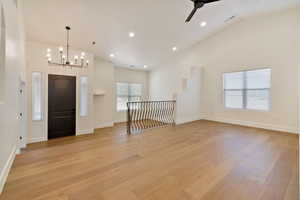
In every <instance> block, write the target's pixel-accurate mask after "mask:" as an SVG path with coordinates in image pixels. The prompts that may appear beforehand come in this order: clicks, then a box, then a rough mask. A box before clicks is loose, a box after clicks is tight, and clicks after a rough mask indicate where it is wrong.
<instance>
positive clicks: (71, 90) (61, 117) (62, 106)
mask: <svg viewBox="0 0 300 200" xmlns="http://www.w3.org/2000/svg"><path fill="white" fill-rule="evenodd" d="M48 88H49V89H48V139H53V138H58V137H65V136H72V135H76V77H73V76H60V75H49V77H48Z"/></svg>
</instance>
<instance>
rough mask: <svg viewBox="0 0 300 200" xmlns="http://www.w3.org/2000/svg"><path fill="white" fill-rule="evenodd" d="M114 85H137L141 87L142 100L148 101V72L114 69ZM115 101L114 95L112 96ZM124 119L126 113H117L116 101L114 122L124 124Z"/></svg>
mask: <svg viewBox="0 0 300 200" xmlns="http://www.w3.org/2000/svg"><path fill="white" fill-rule="evenodd" d="M114 77H115V84H114V89H115V85H116V83H117V82H125V83H139V84H142V85H143V89H142V90H143V91H142V92H143V94H142V98H143V100H148V96H149V91H148V90H149V83H148V82H149V72H148V71H141V70H132V69H126V68H121V67H115V73H114ZM114 98H115V100H116V95H115V96H114ZM126 120H127V118H126V111H119V112H118V111H117V106H116V101H115V102H114V122H125V121H126Z"/></svg>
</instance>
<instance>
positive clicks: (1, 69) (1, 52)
mask: <svg viewBox="0 0 300 200" xmlns="http://www.w3.org/2000/svg"><path fill="white" fill-rule="evenodd" d="M0 12H1V13H0V103H2V102H3V101H4V93H5V59H6V52H5V51H6V35H5V19H4V10H3V7H1V10H0Z"/></svg>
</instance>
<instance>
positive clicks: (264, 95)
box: [247, 89, 270, 110]
mask: <svg viewBox="0 0 300 200" xmlns="http://www.w3.org/2000/svg"><path fill="white" fill-rule="evenodd" d="M269 96H270V92H269V90H268V89H266V90H248V91H247V109H254V110H269V104H270V103H269Z"/></svg>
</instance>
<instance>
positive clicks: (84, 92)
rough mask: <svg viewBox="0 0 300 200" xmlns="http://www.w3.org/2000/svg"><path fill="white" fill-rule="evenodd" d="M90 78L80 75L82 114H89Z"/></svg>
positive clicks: (83, 115) (82, 115)
mask: <svg viewBox="0 0 300 200" xmlns="http://www.w3.org/2000/svg"><path fill="white" fill-rule="evenodd" d="M88 96H89V95H88V78H87V77H85V76H82V77H80V116H81V117H85V116H87V115H88V99H89V98H88Z"/></svg>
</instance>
